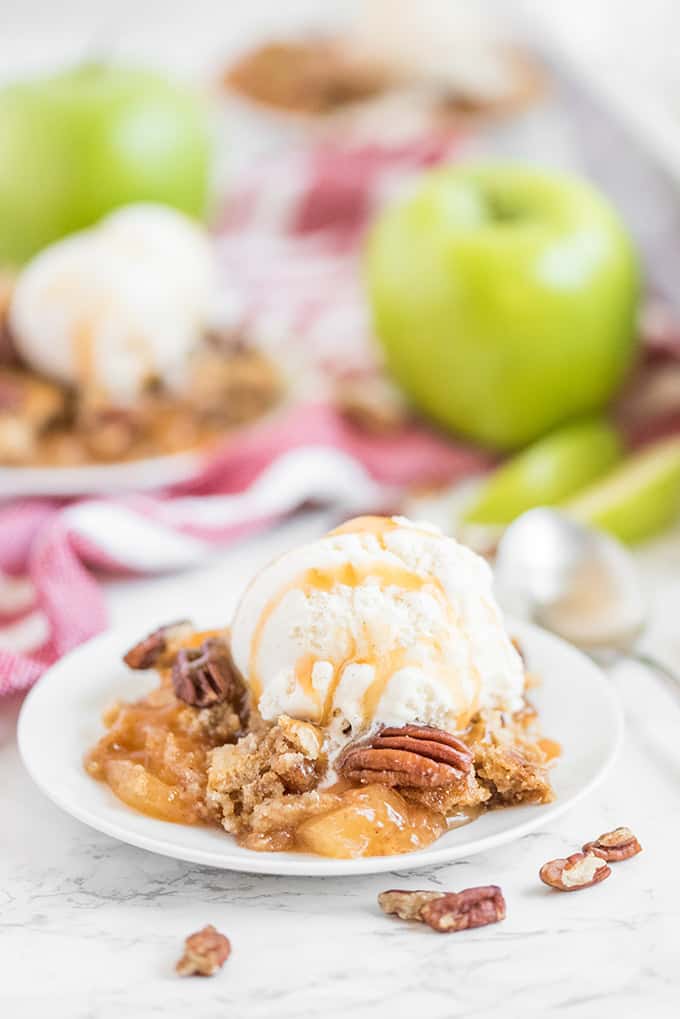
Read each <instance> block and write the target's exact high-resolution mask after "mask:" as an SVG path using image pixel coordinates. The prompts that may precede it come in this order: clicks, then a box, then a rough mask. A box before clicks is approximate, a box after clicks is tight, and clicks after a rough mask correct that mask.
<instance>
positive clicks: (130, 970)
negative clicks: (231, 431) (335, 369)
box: [0, 514, 680, 1019]
mask: <svg viewBox="0 0 680 1019" xmlns="http://www.w3.org/2000/svg"><path fill="white" fill-rule="evenodd" d="M325 522H326V521H325V519H324V518H323V516H322V515H320V514H316V515H313V516H309V517H306V518H303V519H299V520H298V521H296V522H295V523H292V524H289V525H287V526H286V527H285V528H282V529H280V530H279V531H277V532H275V533H273V534H269V535H266V536H262V537H260V538H257V539H254V540H252V541H250V542H249V543H247V544H245V545H242V546H241V547H240V548H239V549H238V550H234V551H232V552H230V553H226V554H224V555H222V556H220V557H218V558H216V561H215V562H214V563H213V564H211V565H210V566H209V567H206V568H203V569H201V570H196V571H194V572H193V573H192V574H184V575H181V576H173V577H166V578H156V579H153V580H145V581H124V582H123V581H120V582H116V583H114V584H110V585H109V588H108V590H109V596H110V606H111V615H112V621H113V622H114V624H115V623H117V622H122V621H126V620H129V619H131V618H139V620H140V628H141V629H144V621H145V617H146V618H154V619H156V618H159V616H163V615H164V614H166V612H167V616H168V618H171V617H173V616H174V617H176V616H177V613H178V612H179V613H180V614H186V606H187V604H189V603H193V602H194V600H197V602H198V603H200V602H203V603H206V604H207V603H208V602H212V604H213V606H214V604H218V603H219V601H222V602H224V605H225V616H226V615H228V613H229V612H230V610H231V607H232V605H233V602H234V599H235V597H236V596H237V593H238V591H239V589H240V587H241V585H242V583H243V582H244V580H245V579H246V578H247V576H248V575H249V574H250V572H251V571H252V569H253V567H254V566H255V565H256V564H257V563H259V562H262V561H263V560H266V559H268V558H269V557H271V556H272V555H273V554H275V553H276V552H277V551H279V550H282V549H283V548H285V547H288V546H290V545H292V544H294V543H295V542H296V541H298V540H300V538H302V537H305V536H307V535H308V534H309V535H311V534H313V533H318V532H321V531H322V530H323V529H324V525H325ZM679 564H680V542H678V541H668V542H664V544H663V545H662V546H656V548H654V549H652V550H650V551H649V552H648V553H646V554H645V556H643V557H642V560H641V565H642V567H643V573H644V576H645V579H646V582H647V585H648V586H649V587H650V588H652V587H653V589H654V597H655V606H656V610H657V611H656V612H655V616H654V620H655V629H654V633H653V635H652V637H653V640H654V642H655V643H656V644H657V646H660V644H661V643H664V642H665V646H666V648H667V649H668V650H669V651H670V653H673V650H674V648H673V645H675V653H676V662H677V661H678V660H680V655H678V654H677V649H678V642H679V641H680V637H678V634H677V632H675V630H676V629H677V624H676V623H675V621H674V619H673V611H672V609H673V606H675V609H676V610H677V606H678V604H680V581H678V579H676V578H678V577H679V576H680V573H679V572H678V565H679ZM612 682H613V683H614V684H615V686H616V688H617V690H618V691H619V693H620V695H621V697H622V699H623V702H624V705H625V712H626V719H627V732H626V739H625V746H624V750H623V753H622V756H621V758H620V761H619V763H618V766H617V767H616V769H615V770H614V773H613V774H612V775H611V777H610V778H609V779H608V780H607V781H606V783H605V784H604V785H603V786H601V787H600V788H599V789H598V790H597V791H596V792H595V793H593V794H592V795H591V796H590V798H588V799H587V800H586V801H585V802H583V803H581V804H579V805H578V806H576V807H575V808H574V809H573V810H572V811H571V812H569V813H568V814H567V815H566V816H565V817H563V818H561V819H559V821H557V822H555V823H554V824H552V825H550V826H549V828H548V829H547V830H545V831H542V832H539V833H535V834H532V835H529V836H527V837H525V838H523V839H521V840H520V841H518V842H516V843H514V844H512V845H510V846H506V847H503V848H500V849H497V850H494V851H492V852H489V853H486V854H484V855H480V856H476V857H474V858H472V859H470V860H466V861H460V862H458V863H454V864H451V865H448V866H444V867H440V868H437V869H434V870H428V871H424V872H420V873H417V872H415V871H409V870H408V869H404V870H401V871H398V872H395V874H394V875H385V876H382V877H380V876H378V877H363V878H358V879H337V880H331V879H323V880H319V879H302V878H294V879H293V878H273V877H264V876H253V875H248V874H230V873H227V872H224V871H217V870H210V869H207V868H202V867H198V866H195V865H192V864H185V863H181V862H177V861H175V860H170V859H165V858H163V857H160V856H153V855H151V854H148V853H145V852H143V851H141V850H138V849H133V848H131V847H129V846H125V845H122V844H120V843H118V842H115V841H113V840H112V839H110V838H108V837H106V836H104V835H100V834H98V833H96V832H93V831H90V830H89V829H88V828H86V827H84V826H83V825H81V824H80V823H78V822H76V821H74V820H71V819H70V818H69V817H67V816H66V815H63V814H62V813H60V811H59V810H58V809H57V808H56V807H54V806H53V805H52V804H51V803H49V802H48V801H47V800H46V799H45V798H44V797H43V796H42V795H41V793H39V792H38V790H37V789H36V788H34V787H33V785H32V784H31V781H30V780H29V778H28V776H27V775H26V773H25V772H24V770H23V768H22V765H21V763H20V761H19V758H18V754H17V748H16V742H15V722H16V716H17V713H18V710H19V707H20V704H19V700H18V699H15V700H13V701H4V702H2V703H1V704H0V801H1V803H2V807H1V817H2V821H1V822H0V960H1V962H0V1015H2V1016H3V1017H7V1019H34V1017H38V1016H40V1017H42V1016H45V1015H49V1016H50V1019H150V1017H152V1016H155V1015H162V1016H163V1017H164V1019H175V1017H180V1016H182V1017H183V1016H191V1019H215V1017H217V1016H220V1015H225V1016H230V1017H235V1019H274V1017H277V1019H307V1017H309V1019H317V1017H324V1019H331V1017H341V1016H342V1017H344V1016H346V1015H348V1014H350V1015H352V1016H357V1017H361V1016H375V1017H382V1016H384V1017H388V1016H389V1017H393V1016H396V1017H401V1016H411V1015H414V1014H418V1015H419V1016H423V1017H427V1019H451V1017H453V1016H466V1017H468V1016H480V1017H483V1016H491V1015H494V1016H495V1015H496V1014H497V1013H498V1010H499V1008H500V1009H501V1011H502V1014H503V1015H506V1016H510V1017H515V1016H524V1015H538V1016H547V1015H551V1016H552V1015H553V1014H554V1015H560V1016H561V1015H564V1016H569V1017H572V1016H573V1017H583V1019H591V1017H592V1019H595V1017H600V1016H602V1015H610V1014H611V1015H614V1014H615V1015H616V1016H617V1017H618V1019H621V1017H628V1016H631V1017H637V1016H640V1015H642V1014H643V1013H647V1014H648V1015H650V1016H653V1017H654V1019H665V1017H666V1016H668V1017H670V1016H677V1015H678V1002H679V1000H680V967H678V963H677V943H678V930H679V929H680V883H679V882H678V880H677V873H678V870H677V848H678V844H679V837H680V822H678V816H679V813H678V808H679V807H680V792H679V790H680V741H679V740H678V732H679V731H680V702H677V701H676V702H675V703H674V701H673V699H672V698H671V696H670V695H669V693H668V691H667V690H666V689H665V688H664V687H663V686H662V685H661V684H660V682H658V681H657V680H656V679H655V677H654V676H653V675H651V674H650V673H648V672H646V671H645V670H644V669H642V668H640V667H636V666H632V665H631V666H626V667H619V668H618V669H617V670H616V672H615V674H614V675H613V676H612ZM618 824H627V825H629V826H630V827H632V828H633V829H634V830H635V831H636V833H637V834H638V836H639V838H640V840H641V842H642V843H643V845H644V847H645V851H644V853H643V854H641V855H640V856H638V857H636V858H635V859H634V860H631V861H630V862H627V863H623V864H619V865H618V867H617V868H616V870H615V873H614V875H613V876H612V877H611V878H610V880H609V881H607V882H605V883H604V884H602V885H599V886H596V887H594V888H590V889H587V890H584V891H583V892H581V893H580V894H576V895H559V894H557V893H554V892H551V891H550V890H549V889H547V888H545V887H544V886H543V885H541V884H540V882H539V881H538V877H537V872H538V869H539V866H540V865H541V864H542V863H543V862H545V861H546V860H548V859H551V858H553V857H556V856H563V855H565V854H567V853H569V852H570V851H574V850H575V849H577V848H578V847H579V846H580V844H581V843H582V842H583V841H584V839H586V838H589V837H594V836H596V835H597V834H599V833H600V832H601V831H603V830H607V829H610V828H612V827H614V826H616V825H618ZM489 882H493V883H497V884H500V885H501V886H502V888H503V890H504V893H505V896H506V900H507V904H508V915H507V919H506V920H505V922H503V923H501V924H498V925H495V926H492V927H487V928H481V929H479V930H474V931H467V932H463V933H459V934H453V935H448V936H445V935H437V934H435V933H433V932H431V931H428V930H426V929H424V928H421V927H418V926H412V925H408V924H404V923H401V922H399V921H396V920H392V919H391V918H387V917H384V916H383V915H382V914H381V913H380V912H379V911H378V909H377V906H376V901H375V900H376V894H377V892H378V891H380V890H382V889H384V888H387V887H394V886H395V885H396V886H397V887H400V886H401V887H411V888H419V887H424V888H444V889H453V890H457V889H461V888H465V887H469V886H471V885H476V884H486V883H489ZM206 923H214V924H215V926H216V927H218V928H219V929H220V930H222V931H224V932H225V933H226V934H228V936H229V937H230V938H231V940H232V945H233V953H232V957H231V959H230V960H229V962H228V963H227V965H226V967H225V969H224V970H223V971H222V972H221V973H220V974H219V975H217V976H216V977H215V978H213V979H211V980H200V979H181V978H179V977H177V976H175V974H174V972H173V965H174V962H175V960H176V958H177V957H178V955H179V953H180V950H181V946H182V941H183V938H184V937H185V936H186V935H187V934H189V933H190V932H192V931H194V930H196V929H197V928H199V927H201V926H203V925H204V924H206Z"/></svg>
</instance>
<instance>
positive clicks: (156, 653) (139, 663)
mask: <svg viewBox="0 0 680 1019" xmlns="http://www.w3.org/2000/svg"><path fill="white" fill-rule="evenodd" d="M190 626H191V624H190V623H189V621H188V620H186V619H182V620H180V621H179V622H176V623H166V625H165V626H159V627H158V629H157V630H154V631H153V633H150V634H149V636H148V637H145V638H144V640H140V641H139V643H138V644H135V646H134V647H131V648H130V650H129V651H128V652H127V654H125V655H123V661H124V662H125V664H126V665H127V666H129V667H130V668H131V669H151V668H153V666H154V665H158V664H159V662H160V660H161V658H162V657H163V655H164V654H165V652H166V651H167V650H168V643H169V641H170V640H175V639H177V638H178V637H181V636H182V634H183V632H184V631H187V632H188V629H189V628H190Z"/></svg>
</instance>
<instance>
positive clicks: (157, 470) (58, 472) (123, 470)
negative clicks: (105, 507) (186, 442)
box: [0, 452, 206, 498]
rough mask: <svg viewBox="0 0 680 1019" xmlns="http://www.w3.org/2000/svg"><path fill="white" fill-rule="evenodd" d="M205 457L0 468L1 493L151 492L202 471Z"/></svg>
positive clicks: (192, 455)
mask: <svg viewBox="0 0 680 1019" xmlns="http://www.w3.org/2000/svg"><path fill="white" fill-rule="evenodd" d="M205 457H206V454H205V453H197V452H193V453H175V454H168V455H167V456H155V457H148V458H147V459H145V460H127V461H124V462H122V463H110V464H83V465H82V466H79V467H0V496H3V497H4V496H6V495H7V496H12V497H13V498H15V497H18V496H27V495H32V496H36V495H56V496H72V495H103V494H106V493H109V492H129V491H137V492H139V491H140V490H141V491H148V490H149V489H152V488H163V487H165V486H166V485H176V484H179V482H180V481H187V480H188V479H189V478H191V477H193V475H194V474H197V473H198V470H199V468H200V466H201V463H202V461H203V459H204V458H205Z"/></svg>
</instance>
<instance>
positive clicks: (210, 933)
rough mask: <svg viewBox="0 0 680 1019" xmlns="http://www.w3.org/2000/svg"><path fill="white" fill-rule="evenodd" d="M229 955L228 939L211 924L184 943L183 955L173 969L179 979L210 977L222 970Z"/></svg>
mask: <svg viewBox="0 0 680 1019" xmlns="http://www.w3.org/2000/svg"><path fill="white" fill-rule="evenodd" d="M230 954H231V944H230V942H229V938H227V937H225V936H224V934H220V932H219V931H218V930H217V929H216V928H215V927H213V925H212V924H211V923H209V924H207V926H205V927H203V928H202V929H201V930H200V931H196V933H195V934H190V935H189V937H188V938H187V939H186V941H185V942H184V955H183V956H182V958H181V959H180V960H179V962H178V963H177V965H176V966H175V969H176V971H177V973H179V975H180V976H181V977H191V976H199V977H211V976H213V975H214V974H215V973H217V971H218V970H220V969H222V967H223V966H224V964H225V962H226V961H227V959H228V958H229V955H230Z"/></svg>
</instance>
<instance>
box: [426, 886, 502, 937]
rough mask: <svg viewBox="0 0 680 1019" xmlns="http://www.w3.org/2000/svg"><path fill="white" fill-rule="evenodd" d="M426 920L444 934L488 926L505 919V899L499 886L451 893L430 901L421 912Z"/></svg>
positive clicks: (430, 925)
mask: <svg viewBox="0 0 680 1019" xmlns="http://www.w3.org/2000/svg"><path fill="white" fill-rule="evenodd" d="M420 915H421V917H422V919H423V921H424V922H425V923H426V924H427V925H428V927H431V928H432V929H433V930H435V931H440V932H441V933H442V934H445V933H448V932H449V931H465V930H468V929H469V928H471V927H485V926H486V925H487V924H490V923H498V922H499V921H500V920H504V919H505V899H504V898H503V893H502V891H501V890H500V888H499V887H498V885H482V886H481V887H479V888H466V889H465V891H463V892H449V893H447V894H446V895H442V896H441V897H440V898H438V899H433V900H432V901H431V902H427V903H426V904H425V905H424V906H423V908H422V909H421V911H420Z"/></svg>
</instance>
